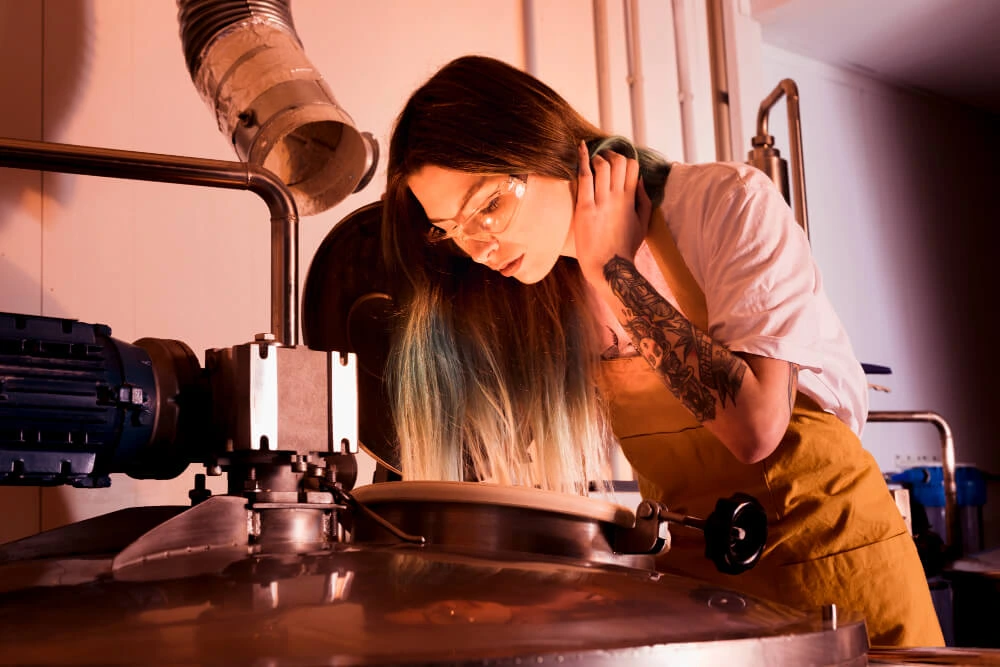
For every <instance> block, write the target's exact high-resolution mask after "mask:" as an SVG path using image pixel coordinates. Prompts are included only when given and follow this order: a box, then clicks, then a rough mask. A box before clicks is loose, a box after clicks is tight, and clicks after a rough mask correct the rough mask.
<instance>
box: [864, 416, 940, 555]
mask: <svg viewBox="0 0 1000 667" xmlns="http://www.w3.org/2000/svg"><path fill="white" fill-rule="evenodd" d="M868 421H870V422H930V423H931V424H934V426H936V427H937V429H938V433H939V434H940V435H941V470H942V472H943V477H944V520H945V533H946V535H945V543H946V545H947V546H948V547H949V548H957V546H958V544H957V541H956V540H957V539H958V507H957V506H958V486H957V485H956V483H955V438H954V436H953V435H952V432H951V427H950V426H949V425H948V422H946V421H945V419H944V417H942V416H941V415H939V414H938V413H936V412H923V411H916V412H894V411H873V412H869V413H868Z"/></svg>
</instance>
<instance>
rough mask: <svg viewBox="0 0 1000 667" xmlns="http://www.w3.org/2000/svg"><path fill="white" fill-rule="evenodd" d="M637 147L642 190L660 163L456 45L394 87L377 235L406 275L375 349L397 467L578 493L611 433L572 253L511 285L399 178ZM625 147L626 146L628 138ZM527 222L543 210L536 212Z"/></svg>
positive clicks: (538, 167) (551, 167)
mask: <svg viewBox="0 0 1000 667" xmlns="http://www.w3.org/2000/svg"><path fill="white" fill-rule="evenodd" d="M581 140H582V141H586V142H587V143H588V146H590V147H591V149H592V153H593V152H596V151H599V150H605V149H611V150H619V151H620V152H625V153H628V154H630V156H631V155H635V154H637V155H638V157H639V161H640V166H641V172H642V177H643V183H644V185H645V187H646V189H647V191H648V192H650V194H651V196H652V197H653V199H654V203H656V202H657V201H658V200H659V199H660V198H661V197H662V191H663V183H664V181H665V179H666V175H667V170H668V167H667V164H666V161H665V160H663V158H661V157H660V156H658V155H656V154H655V153H653V152H651V151H647V150H645V149H635V148H634V147H632V146H631V144H629V143H628V142H627V141H624V140H621V139H620V138H614V137H608V136H607V135H606V134H604V133H602V132H601V131H600V130H598V129H597V128H596V127H595V126H594V125H592V124H591V123H589V122H588V121H586V120H585V119H584V118H583V117H582V116H580V115H579V114H578V113H577V112H576V111H575V110H573V109H572V107H570V106H569V104H568V103H567V102H566V101H565V100H563V99H562V98H561V97H560V96H559V95H558V94H557V93H555V92H554V91H553V90H552V89H550V88H549V87H548V86H546V85H545V84H543V83H542V82H540V81H538V80H537V79H535V78H534V77H531V76H530V75H528V74H525V73H524V72H522V71H520V70H518V69H516V68H514V67H511V66H510V65H507V64H506V63H503V62H501V61H498V60H494V59H491V58H484V57H478V56H468V57H464V58H459V59H458V60H455V61H453V62H451V63H449V64H448V65H447V66H445V67H444V68H442V69H441V70H440V71H439V72H438V73H437V74H435V75H434V76H433V77H432V78H431V79H430V80H429V81H428V82H427V83H425V84H424V85H423V86H422V87H421V88H419V89H418V90H417V91H416V92H414V93H413V95H412V96H411V97H410V99H409V101H408V102H407V104H406V106H405V107H404V109H403V111H402V113H401V114H400V115H399V117H398V119H397V120H396V124H395V127H394V130H393V134H392V138H391V141H390V146H389V160H388V174H387V185H386V193H385V196H384V198H383V203H384V206H383V224H382V238H383V249H384V252H385V256H386V263H387V265H388V266H389V267H390V269H392V270H394V271H397V272H398V273H399V275H400V277H401V278H403V280H402V281H401V282H403V283H404V284H405V285H406V286H407V289H406V293H405V294H404V295H403V298H402V300H403V302H404V304H403V307H402V312H401V318H402V319H401V324H400V326H399V334H398V336H397V339H396V341H395V344H394V349H393V354H392V355H391V359H390V362H389V368H388V382H389V387H390V390H389V394H390V396H391V400H392V411H393V419H394V423H395V430H396V435H397V438H398V444H399V448H400V462H401V470H402V475H403V477H404V478H405V479H431V480H489V481H494V482H498V483H502V484H511V485H528V486H535V487H539V488H543V489H551V490H559V491H565V492H573V493H581V494H583V493H586V492H587V491H588V488H589V485H590V483H591V482H600V481H603V480H607V479H609V477H610V475H609V469H608V460H609V452H610V450H611V447H612V446H614V437H613V435H612V434H611V430H610V427H609V425H608V421H607V418H606V414H605V407H604V405H603V401H602V399H601V396H600V392H599V390H598V383H597V378H598V372H599V367H598V364H599V352H600V338H599V330H598V326H599V325H598V322H597V320H596V318H595V317H594V315H593V313H594V304H593V303H592V302H591V298H592V297H591V293H590V290H589V288H588V287H587V284H586V281H585V279H584V278H583V275H582V273H581V272H580V269H579V267H578V265H577V264H576V261H575V260H573V259H570V258H565V257H563V258H560V259H559V260H558V261H557V262H556V265H555V267H554V268H553V270H552V271H551V272H550V273H549V275H547V276H546V277H545V278H543V279H542V280H541V281H539V282H537V283H535V284H532V285H525V284H522V283H520V282H518V281H517V280H514V279H508V278H504V277H503V276H501V275H500V274H499V273H497V272H495V271H493V270H491V269H489V268H487V267H485V266H482V265H480V264H476V263H475V262H473V261H472V260H471V259H470V258H469V257H468V256H466V255H464V254H463V253H461V251H459V250H458V248H457V247H456V246H454V245H453V244H452V243H451V242H450V241H449V242H442V243H437V244H429V243H427V241H426V233H427V230H428V229H429V227H430V223H429V222H428V221H427V216H426V215H425V213H424V211H423V209H422V208H421V206H420V203H419V202H418V201H417V200H416V198H415V197H414V195H413V193H412V192H411V191H410V189H409V186H408V185H407V178H408V177H409V175H410V174H412V173H414V172H415V171H417V170H418V169H420V168H421V167H423V166H425V165H429V164H433V165H437V166H440V167H444V168H448V169H455V170H460V171H465V172H469V173H481V174H520V173H529V174H541V175H545V176H549V177H553V178H559V179H563V180H567V181H570V182H572V183H574V188H575V182H576V174H577V169H578V160H579V158H578V153H577V146H578V145H579V142H580V141H581ZM633 151H634V153H633ZM536 224H544V221H537V222H536Z"/></svg>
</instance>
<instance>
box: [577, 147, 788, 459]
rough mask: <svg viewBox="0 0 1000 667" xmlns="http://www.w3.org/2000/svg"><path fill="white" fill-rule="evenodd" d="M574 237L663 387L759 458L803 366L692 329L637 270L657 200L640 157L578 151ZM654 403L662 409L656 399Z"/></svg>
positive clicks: (729, 441)
mask: <svg viewBox="0 0 1000 667" xmlns="http://www.w3.org/2000/svg"><path fill="white" fill-rule="evenodd" d="M578 178H579V180H578V194H577V203H576V212H575V216H574V230H573V234H574V244H575V251H576V254H577V259H578V260H579V262H580V267H581V269H582V270H583V273H584V276H585V277H586V278H587V280H588V282H590V283H591V285H592V286H593V287H594V288H595V289H596V290H597V292H598V293H599V294H600V296H601V298H602V299H603V300H604V301H605V302H606V303H607V304H608V305H609V306H610V307H611V308H612V311H613V312H614V313H615V314H616V316H617V318H618V320H619V321H620V322H621V323H622V325H623V326H624V327H625V330H626V331H628V332H629V335H630V337H631V338H632V342H633V344H634V345H635V347H636V349H638V350H640V351H641V353H642V354H643V356H644V357H645V358H646V359H647V360H648V361H649V363H650V365H651V366H652V368H653V369H654V370H655V371H656V372H657V373H659V375H660V377H661V378H662V379H663V382H664V384H665V385H666V386H667V388H668V389H669V390H670V391H671V393H673V394H674V395H675V396H677V398H678V399H679V400H680V401H681V403H682V404H683V405H684V406H685V407H687V408H688V409H689V410H690V411H691V413H692V414H693V415H694V416H695V417H696V418H697V419H698V420H699V421H700V422H702V423H703V424H704V425H705V427H706V428H708V429H709V430H710V431H711V432H712V433H714V434H715V435H716V436H717V437H718V438H719V439H720V440H721V441H722V442H723V444H725V445H726V447H727V448H728V449H729V450H730V451H731V452H732V453H733V455H734V456H736V458H737V459H739V460H740V461H743V462H746V463H752V462H756V461H759V460H761V459H763V458H765V457H766V456H768V455H769V454H770V453H771V452H773V451H774V450H775V448H777V446H778V444H779V443H780V442H781V438H782V436H783V435H784V434H785V431H786V429H787V427H788V423H789V420H790V418H791V410H792V406H793V404H794V402H795V393H796V389H797V378H798V375H797V368H796V366H795V365H794V364H791V363H789V362H786V361H781V360H777V359H771V358H767V357H761V356H756V355H750V354H738V353H734V352H732V351H730V350H729V349H727V348H726V347H725V346H724V345H722V344H721V343H719V342H718V341H715V340H713V339H712V338H711V337H710V336H709V335H708V334H707V333H706V332H704V331H701V330H700V329H698V328H697V327H695V326H694V325H693V324H692V323H691V322H690V321H689V320H688V319H687V318H686V317H684V315H683V314H682V313H681V312H680V311H678V310H677V309H676V308H674V306H673V305H672V304H671V303H670V302H669V301H667V300H666V299H665V298H664V297H663V296H662V295H661V294H659V293H658V292H657V291H656V289H655V288H654V287H653V286H652V285H651V284H650V283H649V281H648V280H646V278H645V277H644V276H642V274H640V273H639V271H638V270H636V267H635V264H634V263H633V261H632V258H634V257H635V253H636V251H637V249H638V247H639V245H640V244H641V242H642V240H643V239H644V238H645V236H646V231H647V228H648V225H649V218H650V215H651V205H650V203H649V199H648V198H647V197H646V194H645V191H644V190H643V188H641V187H637V185H638V163H637V162H636V161H635V160H630V159H627V158H625V157H624V156H620V155H617V154H609V155H607V156H605V157H602V156H595V157H594V158H593V172H591V169H590V159H589V156H588V154H587V153H586V150H585V148H581V164H580V172H579V177H578ZM650 409H651V410H655V409H657V408H656V406H650Z"/></svg>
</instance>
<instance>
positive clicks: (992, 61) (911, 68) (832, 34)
mask: <svg viewBox="0 0 1000 667" xmlns="http://www.w3.org/2000/svg"><path fill="white" fill-rule="evenodd" d="M750 12H751V15H752V17H753V18H754V20H756V21H757V22H759V23H760V24H761V29H762V33H763V38H764V42H765V43H767V44H771V45H773V46H776V47H780V48H783V49H785V50H787V51H792V52H794V53H798V54H801V55H804V56H808V57H810V58H813V59H815V60H819V61H822V62H825V63H829V64H831V65H839V66H843V67H848V68H851V69H856V70H860V71H862V72H865V73H867V74H869V75H870V76H873V77H875V78H878V79H882V80H884V81H887V82H889V83H893V84H895V85H900V86H904V87H908V88H915V89H919V90H923V91H927V92H930V93H932V94H935V95H940V96H942V97H946V98H949V99H951V100H954V101H956V102H959V103H961V104H965V105H968V106H972V107H977V108H980V109H984V110H986V111H990V112H993V113H997V114H1000V0H750Z"/></svg>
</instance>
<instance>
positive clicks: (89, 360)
mask: <svg viewBox="0 0 1000 667" xmlns="http://www.w3.org/2000/svg"><path fill="white" fill-rule="evenodd" d="M199 375H200V366H199V364H198V360H197V358H196V357H195V356H194V354H193V353H192V352H191V350H190V349H189V348H187V346H186V345H184V344H183V343H180V342H178V341H167V340H161V339H143V340H140V341H136V343H135V344H129V343H125V342H123V341H120V340H116V339H115V338H112V337H111V329H110V328H109V327H107V326H105V325H101V324H85V323H82V322H78V321H76V320H71V319H61V318H52V317H38V316H31V315H17V314H11V313H0V484H6V485H33V486H51V485H59V484H71V485H73V486H77V487H102V486H109V485H110V478H109V474H111V473H116V472H122V473H126V474H128V475H130V476H132V477H138V478H157V479H169V478H172V477H176V476H177V475H179V474H180V473H181V472H183V470H184V469H185V468H186V467H187V465H188V464H189V463H190V459H191V458H192V457H191V455H190V452H189V451H186V449H187V447H186V443H185V442H184V438H181V437H179V436H180V435H181V434H182V432H183V431H185V430H186V429H185V428H184V427H183V425H184V423H185V422H192V421H197V420H198V418H199V415H200V414H203V412H204V411H203V409H201V408H200V407H199V405H198V403H199V402H201V401H199V400H197V397H198V395H199V390H198V389H197V387H198V381H199ZM184 388H186V389H187V391H182V389H184ZM185 401H186V402H187V403H189V404H191V407H190V409H188V410H183V411H182V410H181V405H182V404H183V403H184V402H185ZM182 412H183V413H186V414H185V418H184V419H181V414H182Z"/></svg>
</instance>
